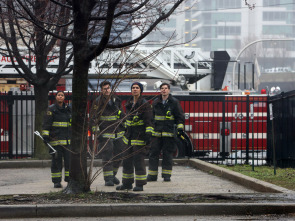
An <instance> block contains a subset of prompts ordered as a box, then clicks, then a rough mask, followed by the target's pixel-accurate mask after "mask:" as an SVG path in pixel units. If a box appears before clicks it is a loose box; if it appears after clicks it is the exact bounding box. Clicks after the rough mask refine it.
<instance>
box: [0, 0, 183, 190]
mask: <svg viewBox="0 0 295 221" xmlns="http://www.w3.org/2000/svg"><path fill="white" fill-rule="evenodd" d="M2 1H3V2H5V3H6V6H7V7H8V8H7V11H9V10H11V9H12V14H13V15H15V16H16V19H15V20H17V21H19V20H20V19H24V20H26V21H29V22H31V23H32V25H33V26H34V27H35V28H34V31H33V32H31V31H28V33H31V35H32V38H30V39H32V40H33V39H34V40H35V39H36V40H38V38H37V37H38V36H39V35H40V36H41V37H43V36H45V35H46V36H51V37H50V38H51V39H54V40H57V39H59V41H60V43H61V44H63V43H64V44H65V45H66V43H70V44H71V45H72V46H73V54H74V58H73V78H72V85H73V86H72V88H73V93H72V103H73V105H72V110H73V115H72V147H71V148H72V154H71V165H70V177H71V181H70V183H69V185H68V187H67V188H66V191H65V192H66V193H78V192H85V191H89V190H90V186H89V185H87V164H86V162H87V158H86V153H87V150H86V140H87V139H86V138H87V129H88V125H87V112H86V110H87V94H88V93H87V92H88V91H87V89H88V70H89V66H90V62H91V61H92V60H93V59H95V58H96V57H97V56H99V55H100V54H101V53H102V52H104V51H105V50H109V49H116V48H117V49H120V48H125V47H129V46H132V45H134V44H137V43H139V42H140V41H141V40H142V39H144V38H145V37H146V36H147V35H148V34H149V33H151V32H152V31H153V30H154V29H155V28H156V27H157V25H158V24H159V23H161V22H163V21H165V20H166V19H167V18H168V17H169V16H170V15H171V14H172V13H173V12H174V11H175V10H176V8H177V7H178V6H179V5H180V4H181V3H182V2H183V1H185V0H137V1H133V0H131V1H129V0H72V1H69V0H59V1H57V0H25V1H24V0H14V1H12V0H7V1H4V0H2ZM14 5H17V8H16V7H15V6H14ZM12 6H13V7H12ZM49 6H50V7H49ZM48 9H51V10H48ZM18 11H24V12H25V13H26V15H23V14H21V15H20V14H19V13H18ZM61 12H64V13H65V14H66V16H65V17H58V16H57V15H58V14H59V13H61ZM7 22H8V21H6V22H5V21H4V24H3V25H2V26H3V28H4V27H6V26H5V25H6V24H7ZM20 28H21V25H19V29H20ZM11 29H12V28H11ZM68 30H72V36H71V35H65V33H64V32H66V31H68ZM134 30H135V32H133V31H134ZM131 31H132V33H136V34H135V35H131ZM37 34H38V35H37ZM3 37H4V36H3ZM15 38H16V37H15ZM47 38H49V37H47ZM4 39H6V41H7V42H8V41H9V38H7V37H5V38H4ZM47 40H48V39H47ZM45 42H48V41H46V37H44V38H42V39H41V40H38V44H36V47H35V51H34V52H35V54H36V55H38V56H40V58H39V59H41V55H43V54H44V51H42V50H44V47H45V45H46V44H45ZM50 46H51V48H53V47H54V45H53V44H51V45H50ZM61 46H63V47H61V49H62V48H66V47H65V46H64V45H61ZM49 48H50V47H49ZM49 48H47V51H49ZM65 51H66V49H65ZM14 52H15V51H14ZM16 54H17V53H16ZM20 58H21V55H20ZM20 58H19V62H18V63H22V62H21V59H20ZM60 58H63V56H61V55H60ZM64 58H66V55H64ZM42 61H43V63H45V64H46V61H44V59H43V60H42ZM43 63H42V62H41V63H40V64H39V65H40V66H39V65H38V66H36V68H37V69H42V71H41V72H42V73H43V72H45V73H46V71H45V70H44V68H41V67H42V66H41V65H42V64H43ZM64 64H65V65H64V66H63V68H61V69H60V72H59V75H62V73H61V72H62V71H65V68H66V64H67V62H66V61H65V62H64ZM24 69H28V68H25V67H24ZM20 74H21V73H20ZM59 75H56V76H54V79H55V80H56V79H57V76H59ZM23 76H25V75H23ZM39 77H40V78H39ZM51 77H52V75H51V74H47V75H46V77H44V76H43V75H42V77H41V76H34V75H32V76H31V78H34V79H36V81H37V82H39V84H40V85H43V86H44V82H47V81H48V79H49V78H51ZM25 79H27V80H30V79H29V77H27V76H26V78H25ZM55 82H56V81H55ZM39 84H38V85H39ZM50 85H51V84H50ZM50 85H46V86H47V87H49V86H50ZM46 98H47V96H44V98H42V99H46Z"/></svg>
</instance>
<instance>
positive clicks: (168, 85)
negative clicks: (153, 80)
mask: <svg viewBox="0 0 295 221" xmlns="http://www.w3.org/2000/svg"><path fill="white" fill-rule="evenodd" d="M164 85H167V87H168V89H170V84H168V83H162V84H161V85H160V89H161V88H162V86H164Z"/></svg>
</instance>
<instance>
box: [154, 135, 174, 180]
mask: <svg viewBox="0 0 295 221" xmlns="http://www.w3.org/2000/svg"><path fill="white" fill-rule="evenodd" d="M175 150H176V144H175V138H174V137H153V140H152V142H151V150H150V154H149V176H151V177H152V178H155V179H157V178H158V166H159V157H160V153H161V151H162V154H163V160H162V177H163V178H164V177H171V174H172V165H173V154H174V152H175Z"/></svg>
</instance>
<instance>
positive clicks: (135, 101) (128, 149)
mask: <svg viewBox="0 0 295 221" xmlns="http://www.w3.org/2000/svg"><path fill="white" fill-rule="evenodd" d="M142 92H143V85H142V84H141V83H139V82H135V83H133V84H132V86H131V93H132V98H131V99H130V100H128V101H127V103H126V116H127V119H126V132H125V134H124V137H123V141H124V143H125V157H124V160H123V178H122V185H120V186H117V188H116V190H128V189H132V184H133V183H134V178H135V185H136V186H135V187H134V188H133V191H143V185H145V184H146V183H147V181H146V167H145V162H144V157H145V155H146V151H147V149H148V147H149V145H150V140H151V136H152V131H153V126H152V108H151V105H150V104H149V103H148V101H147V100H146V99H144V98H143V97H142V96H141V93H142ZM134 168H135V177H134Z"/></svg>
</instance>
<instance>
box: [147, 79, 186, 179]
mask: <svg viewBox="0 0 295 221" xmlns="http://www.w3.org/2000/svg"><path fill="white" fill-rule="evenodd" d="M160 91H161V94H160V95H159V96H157V97H156V99H155V100H154V102H153V104H152V106H153V116H154V125H155V126H154V132H153V139H152V145H151V151H150V155H149V171H148V177H147V181H157V179H158V165H159V155H160V152H161V150H162V154H163V161H162V178H164V181H170V180H171V179H170V177H171V173H172V164H173V153H174V152H175V150H176V144H175V132H174V131H175V127H174V125H175V124H176V126H177V135H178V136H181V135H183V134H184V113H183V110H182V108H181V106H180V103H179V101H178V100H177V99H176V98H174V97H173V96H172V95H171V94H170V85H169V84H168V83H162V84H161V86H160Z"/></svg>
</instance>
